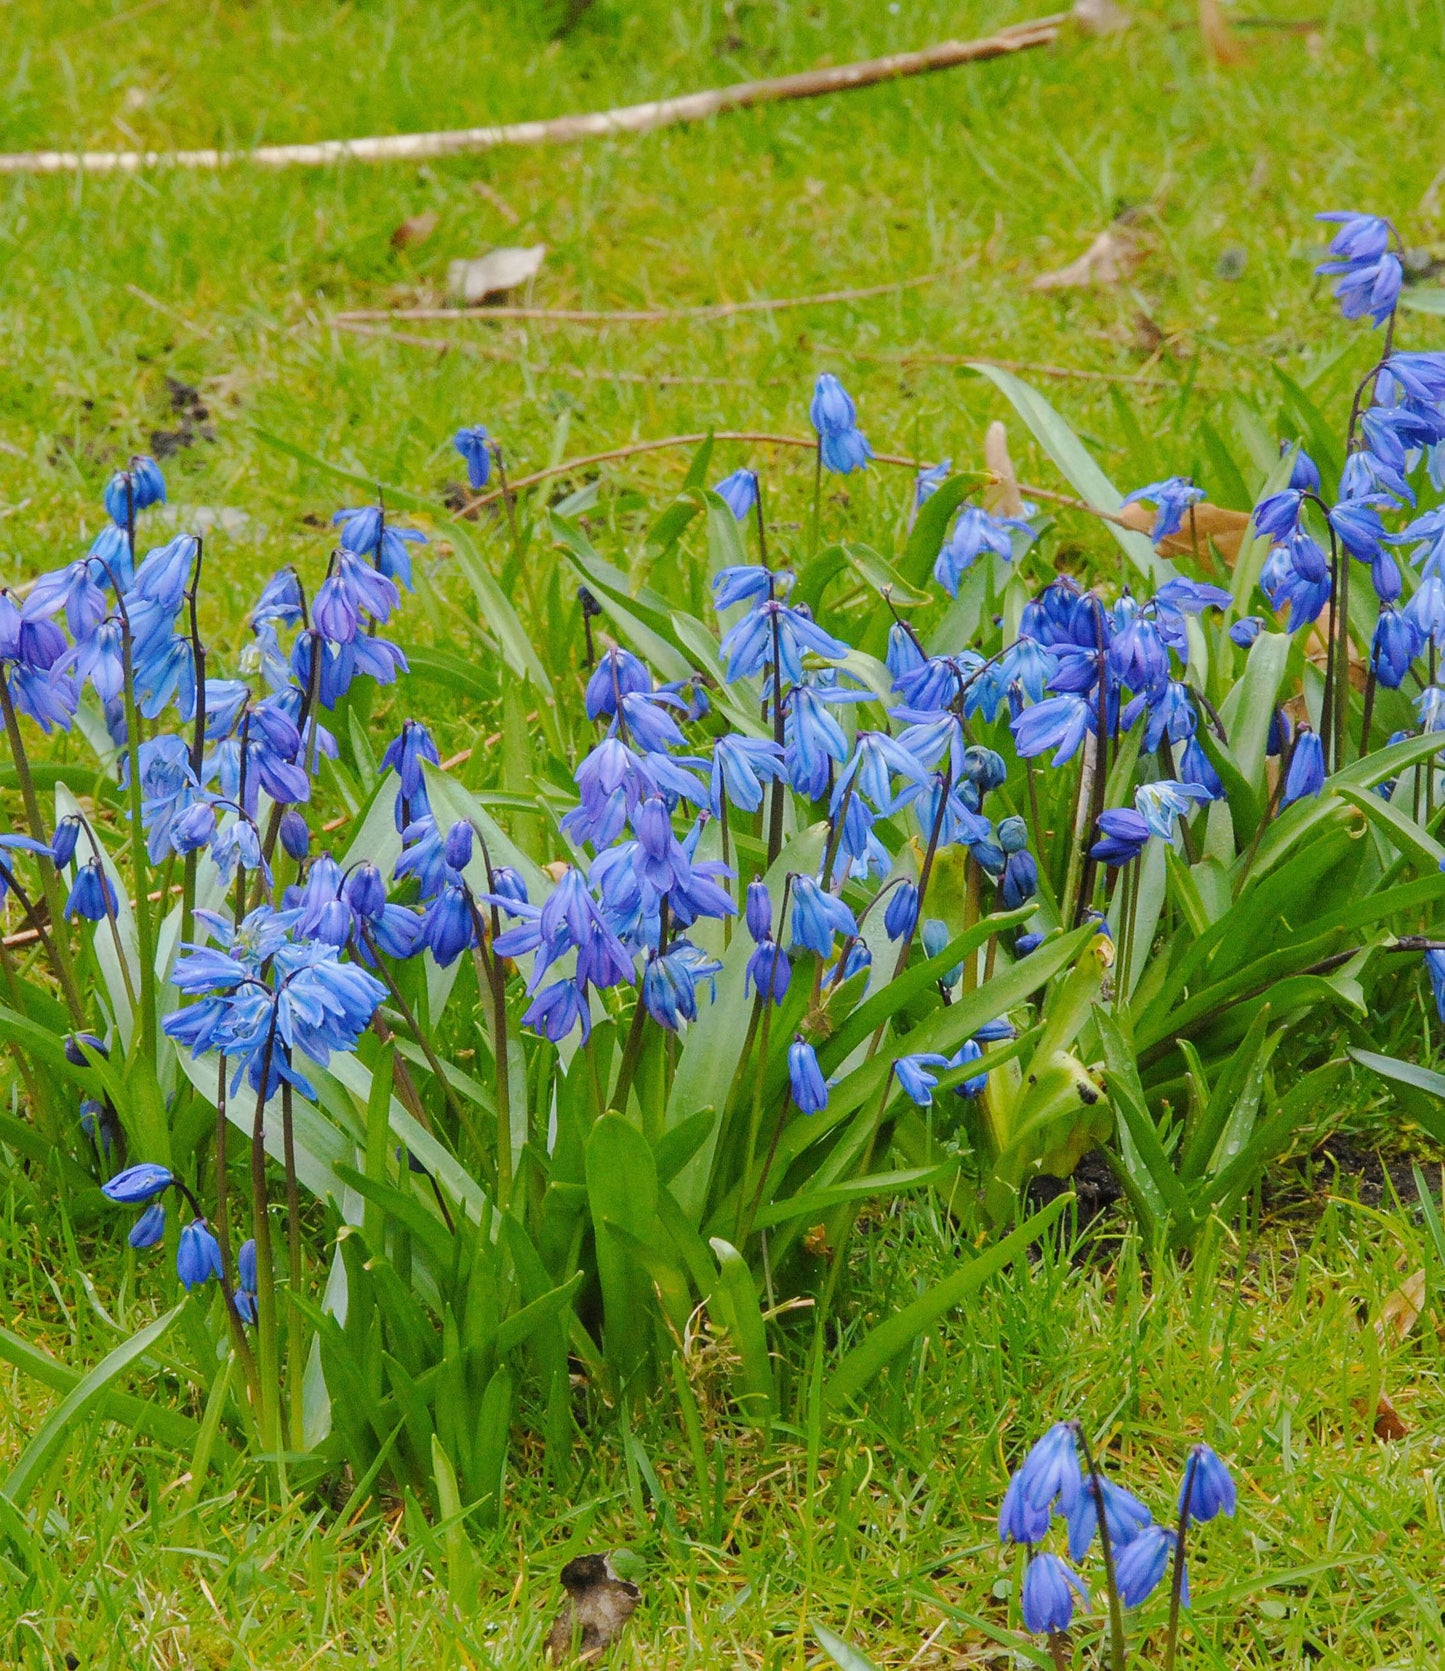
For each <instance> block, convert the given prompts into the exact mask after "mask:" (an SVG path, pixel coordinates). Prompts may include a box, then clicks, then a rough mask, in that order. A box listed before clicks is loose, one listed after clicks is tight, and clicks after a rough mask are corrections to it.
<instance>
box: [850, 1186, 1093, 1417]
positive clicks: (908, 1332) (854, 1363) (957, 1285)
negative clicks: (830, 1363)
mask: <svg viewBox="0 0 1445 1671" xmlns="http://www.w3.org/2000/svg"><path fill="white" fill-rule="evenodd" d="M1073 1199H1074V1197H1073V1195H1072V1194H1064V1195H1059V1196H1056V1197H1055V1198H1054V1199H1053V1200H1052V1201H1050V1202H1049V1204H1048V1206H1047V1207H1045V1208H1044V1210H1043V1211H1042V1212H1040V1213H1035V1214H1034V1216H1033V1217H1032V1218H1030V1219H1026V1220H1025V1221H1024V1222H1023V1223H1022V1224H1021V1225H1020V1226H1019V1227H1018V1229H1017V1230H1015V1231H1013V1232H1012V1233H1011V1234H1010V1235H1007V1236H1005V1237H1004V1238H1003V1240H1002V1241H1001V1242H995V1243H994V1245H993V1246H992V1247H990V1248H985V1249H984V1251H983V1252H982V1253H979V1254H976V1255H975V1256H974V1257H973V1258H972V1259H970V1260H969V1261H968V1263H967V1264H966V1265H964V1267H963V1268H962V1269H961V1270H959V1271H955V1272H954V1274H953V1275H952V1276H951V1277H947V1278H945V1279H944V1281H942V1282H940V1283H939V1284H938V1285H937V1287H935V1288H930V1289H929V1291H928V1292H927V1293H926V1294H923V1295H920V1297H919V1298H918V1299H916V1300H914V1302H913V1303H912V1305H908V1306H905V1307H904V1308H903V1310H902V1311H900V1312H898V1313H897V1314H896V1315H895V1316H893V1317H890V1318H889V1319H888V1320H887V1322H885V1323H880V1324H879V1325H878V1327H877V1328H876V1329H874V1330H873V1332H872V1333H871V1334H869V1335H868V1336H866V1338H865V1339H864V1340H863V1341H861V1342H860V1343H859V1344H858V1345H857V1346H855V1347H854V1348H853V1350H852V1351H851V1352H850V1353H849V1354H848V1356H847V1357H846V1358H844V1359H843V1361H842V1363H840V1364H839V1365H838V1367H837V1368H836V1369H835V1370H834V1371H833V1373H832V1374H831V1375H830V1376H829V1377H828V1384H827V1386H826V1387H825V1388H824V1389H823V1401H824V1403H825V1404H826V1405H827V1406H828V1407H829V1409H837V1408H838V1407H839V1405H842V1404H846V1403H847V1402H848V1400H849V1399H850V1398H852V1397H853V1396H854V1395H855V1394H856V1393H859V1392H861V1391H862V1389H863V1388H864V1387H865V1386H867V1384H868V1383H869V1381H871V1380H872V1379H873V1377H874V1376H875V1375H876V1374H877V1373H878V1371H879V1370H880V1369H882V1368H883V1366H884V1364H886V1363H888V1362H890V1361H891V1360H892V1359H894V1358H896V1357H897V1356H898V1354H899V1353H900V1352H904V1351H906V1350H907V1349H908V1347H909V1346H910V1345H912V1343H913V1342H914V1340H916V1339H917V1337H918V1336H919V1335H920V1334H922V1333H923V1331H924V1330H925V1329H926V1328H929V1327H930V1326H931V1325H932V1324H934V1323H936V1322H937V1321H938V1319H939V1318H940V1317H942V1316H943V1315H944V1313H945V1312H948V1311H952V1310H953V1308H954V1307H955V1306H959V1305H962V1304H963V1302H964V1301H965V1300H966V1299H968V1298H969V1296H970V1295H972V1294H976V1293H977V1292H978V1290H979V1289H980V1288H982V1287H983V1285H984V1283H986V1282H988V1281H989V1280H990V1279H991V1278H992V1277H995V1276H997V1275H998V1273H999V1272H1000V1271H1001V1270H1003V1269H1004V1268H1005V1267H1006V1266H1007V1265H1008V1264H1009V1263H1010V1262H1011V1261H1013V1260H1014V1259H1016V1258H1018V1256H1019V1255H1020V1254H1021V1253H1024V1252H1025V1251H1026V1250H1027V1249H1028V1248H1029V1247H1030V1246H1031V1245H1032V1244H1033V1243H1034V1242H1035V1241H1037V1240H1038V1238H1039V1237H1040V1236H1041V1235H1043V1233H1044V1231H1045V1230H1047V1229H1048V1228H1049V1226H1050V1225H1051V1224H1052V1223H1053V1222H1054V1221H1055V1219H1057V1218H1058V1216H1059V1215H1060V1213H1062V1212H1063V1210H1064V1208H1065V1207H1067V1206H1068V1205H1069V1203H1070V1202H1071V1201H1072V1200H1073Z"/></svg>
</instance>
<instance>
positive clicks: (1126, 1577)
mask: <svg viewBox="0 0 1445 1671" xmlns="http://www.w3.org/2000/svg"><path fill="white" fill-rule="evenodd" d="M1175 1542H1176V1539H1175V1536H1174V1533H1173V1532H1169V1531H1166V1530H1165V1529H1164V1528H1163V1527H1162V1526H1145V1527H1144V1528H1143V1529H1142V1530H1141V1531H1140V1533H1139V1535H1138V1536H1137V1537H1135V1538H1132V1539H1131V1540H1130V1541H1129V1542H1128V1543H1126V1544H1125V1545H1124V1547H1123V1548H1122V1549H1121V1550H1120V1551H1119V1552H1118V1554H1117V1555H1116V1556H1115V1557H1114V1580H1115V1582H1116V1584H1117V1585H1118V1587H1119V1599H1120V1601H1122V1602H1123V1603H1124V1605H1125V1607H1138V1606H1139V1605H1140V1603H1141V1602H1145V1601H1147V1600H1148V1599H1149V1597H1150V1596H1151V1595H1152V1594H1153V1593H1154V1591H1155V1590H1156V1589H1157V1588H1158V1586H1159V1580H1160V1579H1161V1578H1163V1576H1164V1574H1165V1572H1166V1571H1167V1569H1168V1566H1169V1557H1170V1556H1171V1555H1172V1554H1173V1552H1174V1545H1175Z"/></svg>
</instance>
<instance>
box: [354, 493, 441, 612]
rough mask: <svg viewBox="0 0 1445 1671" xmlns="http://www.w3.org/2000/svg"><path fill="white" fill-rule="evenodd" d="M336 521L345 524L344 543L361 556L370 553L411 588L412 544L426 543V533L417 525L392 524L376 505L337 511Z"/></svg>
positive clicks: (384, 569) (387, 573)
mask: <svg viewBox="0 0 1445 1671" xmlns="http://www.w3.org/2000/svg"><path fill="white" fill-rule="evenodd" d="M331 520H332V522H333V523H336V524H338V525H339V526H340V528H341V543H342V545H343V546H344V547H345V548H346V549H347V550H348V551H354V552H355V553H356V555H357V556H358V557H370V558H371V560H372V562H374V563H375V564H376V566H377V568H379V569H380V570H381V572H382V573H383V574H384V575H385V576H386V577H387V579H388V580H395V581H397V582H398V583H399V584H401V585H402V586H405V587H406V589H407V590H408V591H410V590H411V553H410V552H409V551H408V550H407V546H408V545H416V544H420V545H425V544H426V543H427V539H426V535H425V534H423V533H422V532H420V530H419V529H416V528H390V527H388V526H387V522H386V514H385V512H383V511H382V510H380V509H378V507H377V506H375V505H366V506H363V507H362V508H361V509H360V510H345V511H337V513H336V514H335V516H333V517H332V519H331Z"/></svg>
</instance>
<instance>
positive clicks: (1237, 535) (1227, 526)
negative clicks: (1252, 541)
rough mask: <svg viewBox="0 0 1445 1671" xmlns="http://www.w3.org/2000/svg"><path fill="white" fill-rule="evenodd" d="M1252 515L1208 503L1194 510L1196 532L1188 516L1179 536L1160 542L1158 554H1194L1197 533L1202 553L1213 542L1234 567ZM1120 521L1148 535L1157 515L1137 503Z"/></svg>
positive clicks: (1168, 555)
mask: <svg viewBox="0 0 1445 1671" xmlns="http://www.w3.org/2000/svg"><path fill="white" fill-rule="evenodd" d="M1249 514H1250V513H1249V512H1248V511H1230V510H1226V509H1225V508H1224V506H1223V505H1211V504H1210V503H1209V501H1208V500H1207V499H1205V500H1203V501H1202V502H1201V503H1200V504H1197V505H1196V506H1195V507H1194V529H1193V532H1191V529H1190V526H1189V518H1188V515H1187V514H1186V516H1185V519H1184V526H1183V527H1182V528H1181V529H1180V530H1179V532H1178V533H1177V534H1170V536H1169V537H1168V538H1167V539H1164V540H1160V542H1159V553H1160V555H1161V556H1164V557H1183V556H1186V555H1188V554H1189V553H1191V552H1192V551H1193V550H1194V538H1193V534H1194V533H1197V534H1198V536H1199V546H1200V549H1201V551H1202V550H1205V549H1206V548H1207V547H1208V544H1209V542H1210V541H1211V540H1212V541H1213V542H1214V544H1215V545H1216V546H1218V547H1219V554H1220V556H1221V557H1223V558H1224V560H1225V562H1226V563H1232V562H1233V561H1234V559H1235V558H1236V557H1238V555H1239V548H1240V545H1241V544H1242V543H1243V540H1244V536H1245V533H1246V531H1247V530H1248V528H1249ZM1119 520H1120V521H1121V522H1123V523H1124V524H1125V525H1126V526H1128V527H1130V528H1137V529H1138V530H1139V532H1140V533H1142V534H1147V533H1148V532H1149V530H1150V529H1151V528H1152V527H1153V526H1154V511H1153V509H1152V507H1150V506H1148V505H1141V504H1139V503H1138V502H1137V501H1136V502H1135V503H1134V504H1132V505H1125V506H1124V507H1123V509H1122V510H1121V511H1120V512H1119Z"/></svg>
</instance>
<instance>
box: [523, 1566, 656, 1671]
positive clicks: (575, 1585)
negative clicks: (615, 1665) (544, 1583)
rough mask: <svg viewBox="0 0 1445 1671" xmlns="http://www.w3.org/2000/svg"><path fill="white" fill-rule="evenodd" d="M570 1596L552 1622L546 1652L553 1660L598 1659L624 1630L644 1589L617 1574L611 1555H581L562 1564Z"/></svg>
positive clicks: (584, 1661)
mask: <svg viewBox="0 0 1445 1671" xmlns="http://www.w3.org/2000/svg"><path fill="white" fill-rule="evenodd" d="M562 1588H563V1589H564V1590H566V1592H567V1599H566V1600H565V1601H564V1602H563V1603H562V1608H561V1611H560V1612H559V1613H558V1614H557V1617H556V1618H555V1619H554V1620H553V1622H552V1629H551V1631H550V1632H549V1633H548V1636H547V1653H548V1655H549V1657H550V1658H551V1659H552V1661H553V1663H554V1664H558V1663H560V1662H561V1661H562V1660H564V1659H570V1658H572V1657H573V1656H574V1655H575V1656H576V1657H577V1658H578V1659H580V1660H581V1661H582V1662H583V1663H584V1664H585V1663H587V1662H588V1661H590V1660H594V1659H598V1658H600V1657H601V1655H602V1654H603V1653H605V1652H606V1651H607V1649H608V1648H609V1647H610V1646H611V1644H612V1643H613V1642H614V1641H615V1640H616V1639H617V1637H619V1636H620V1635H621V1634H622V1630H623V1627H624V1626H625V1625H626V1623H627V1621H628V1620H629V1619H630V1618H631V1617H632V1615H633V1612H634V1610H635V1609H636V1607H637V1602H638V1598H639V1597H640V1595H641V1594H642V1592H641V1591H640V1590H639V1589H638V1588H637V1586H636V1585H635V1584H634V1583H633V1582H632V1581H631V1580H630V1579H627V1578H622V1577H620V1576H619V1575H618V1573H617V1570H616V1568H615V1567H614V1566H613V1564H612V1556H611V1555H579V1556H577V1558H576V1559H575V1560H572V1561H568V1563H567V1565H566V1566H565V1567H563V1568H562Z"/></svg>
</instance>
